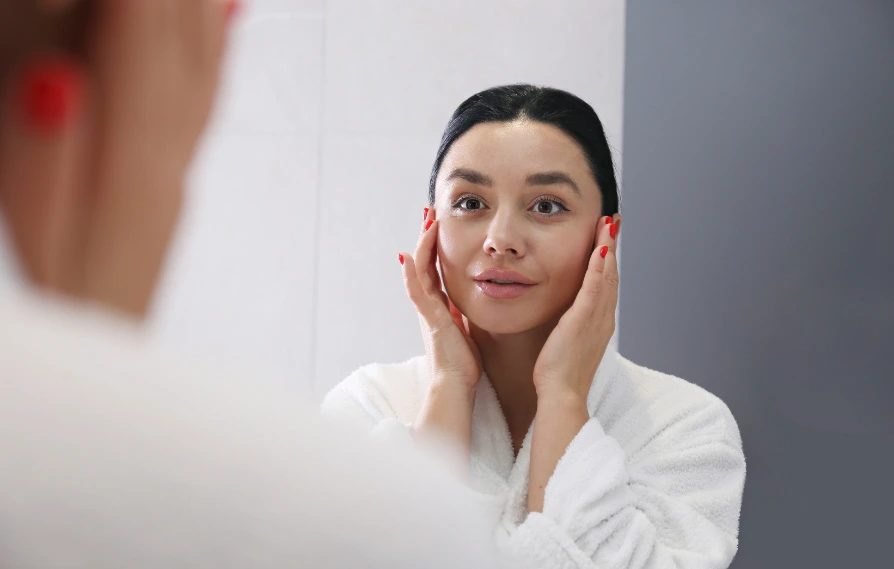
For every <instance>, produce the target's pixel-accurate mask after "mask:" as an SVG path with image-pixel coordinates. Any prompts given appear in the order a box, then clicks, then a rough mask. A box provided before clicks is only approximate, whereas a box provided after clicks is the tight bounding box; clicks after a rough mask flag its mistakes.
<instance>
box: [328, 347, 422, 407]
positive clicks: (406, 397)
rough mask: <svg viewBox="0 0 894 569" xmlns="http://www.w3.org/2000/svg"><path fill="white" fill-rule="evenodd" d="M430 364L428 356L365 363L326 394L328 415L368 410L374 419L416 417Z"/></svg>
mask: <svg viewBox="0 0 894 569" xmlns="http://www.w3.org/2000/svg"><path fill="white" fill-rule="evenodd" d="M427 370H428V368H427V363H426V360H425V357H424V356H419V357H415V358H411V359H409V360H407V361H404V362H400V363H391V364H381V363H374V364H368V365H365V366H363V367H361V368H359V369H357V370H356V371H354V372H353V373H351V374H350V375H349V376H348V377H347V378H345V379H344V380H343V381H342V382H341V383H339V384H338V385H336V386H335V387H334V388H333V389H332V390H331V391H330V392H329V393H328V394H327V395H326V397H325V399H324V400H323V404H322V411H323V413H324V414H325V415H339V414H344V413H346V412H348V413H354V414H357V413H361V414H366V415H368V416H369V418H371V419H375V420H377V421H378V420H382V419H385V418H392V417H393V418H398V419H400V420H402V421H406V422H409V421H412V420H413V418H415V416H416V414H417V412H418V410H419V408H420V406H421V405H422V401H423V398H424V395H425V391H426V388H427V383H428V371H427Z"/></svg>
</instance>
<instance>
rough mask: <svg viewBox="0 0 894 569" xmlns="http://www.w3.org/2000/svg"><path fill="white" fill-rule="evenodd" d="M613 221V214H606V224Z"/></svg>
mask: <svg viewBox="0 0 894 569" xmlns="http://www.w3.org/2000/svg"><path fill="white" fill-rule="evenodd" d="M611 222H612V216H610V215H607V216H605V224H606V225H608V224H609V223H611Z"/></svg>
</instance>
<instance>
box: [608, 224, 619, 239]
mask: <svg viewBox="0 0 894 569" xmlns="http://www.w3.org/2000/svg"><path fill="white" fill-rule="evenodd" d="M608 234H609V235H611V236H612V239H615V238H616V237H617V236H618V226H617V225H615V224H614V223H612V224H611V225H609V226H608Z"/></svg>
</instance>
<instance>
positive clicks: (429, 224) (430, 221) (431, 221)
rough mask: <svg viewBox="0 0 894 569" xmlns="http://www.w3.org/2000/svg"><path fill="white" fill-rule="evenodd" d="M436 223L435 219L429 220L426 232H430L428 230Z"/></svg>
mask: <svg viewBox="0 0 894 569" xmlns="http://www.w3.org/2000/svg"><path fill="white" fill-rule="evenodd" d="M434 222H435V220H434V219H429V220H428V223H426V224H425V230H426V231H428V229H429V228H430V227H431V224H432V223H434Z"/></svg>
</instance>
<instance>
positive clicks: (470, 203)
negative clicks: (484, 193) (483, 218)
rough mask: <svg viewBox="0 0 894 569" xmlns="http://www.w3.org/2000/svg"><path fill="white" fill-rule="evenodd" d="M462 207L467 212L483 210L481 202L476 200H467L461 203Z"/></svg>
mask: <svg viewBox="0 0 894 569" xmlns="http://www.w3.org/2000/svg"><path fill="white" fill-rule="evenodd" d="M460 207H462V208H463V209H467V210H472V211H474V210H478V209H481V200H478V199H475V198H466V199H464V200H463V201H461V202H460Z"/></svg>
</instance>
